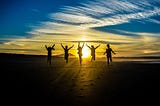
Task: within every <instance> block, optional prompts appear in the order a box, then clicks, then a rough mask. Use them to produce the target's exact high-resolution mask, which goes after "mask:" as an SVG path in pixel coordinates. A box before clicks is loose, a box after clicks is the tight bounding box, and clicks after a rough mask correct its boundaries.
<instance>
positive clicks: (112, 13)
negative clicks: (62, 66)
mask: <svg viewBox="0 0 160 106" xmlns="http://www.w3.org/2000/svg"><path fill="white" fill-rule="evenodd" d="M78 41H85V43H87V44H88V45H92V44H93V45H95V46H97V45H99V44H101V46H100V47H99V48H98V49H97V50H96V52H97V54H98V56H102V55H103V53H104V52H105V48H106V44H107V43H110V44H111V47H112V49H113V50H114V51H115V52H116V53H117V54H116V56H160V0H1V3H0V53H20V54H37V55H43V54H46V50H45V48H44V45H48V46H49V45H52V44H56V46H55V49H56V50H55V51H54V52H53V54H54V55H56V54H62V53H63V49H62V47H61V46H60V44H61V43H63V44H64V45H68V46H71V45H72V44H74V47H73V49H72V50H71V51H70V52H71V53H72V54H74V55H77V42H78ZM85 49H86V50H87V49H88V48H87V47H86V46H85Z"/></svg>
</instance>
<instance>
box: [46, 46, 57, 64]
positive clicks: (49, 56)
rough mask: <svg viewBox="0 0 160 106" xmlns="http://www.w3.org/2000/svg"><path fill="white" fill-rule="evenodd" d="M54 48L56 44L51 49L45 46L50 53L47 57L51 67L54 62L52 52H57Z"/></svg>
mask: <svg viewBox="0 0 160 106" xmlns="http://www.w3.org/2000/svg"><path fill="white" fill-rule="evenodd" d="M54 46H55V44H54V45H53V46H49V47H47V45H45V48H46V50H47V51H48V55H47V62H48V63H49V64H50V65H51V60H52V58H51V57H52V50H55V49H54Z"/></svg>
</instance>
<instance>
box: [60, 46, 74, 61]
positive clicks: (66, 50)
mask: <svg viewBox="0 0 160 106" xmlns="http://www.w3.org/2000/svg"><path fill="white" fill-rule="evenodd" d="M61 46H62V48H63V49H64V59H65V60H66V63H68V57H69V53H68V51H69V50H70V49H71V48H72V47H73V46H74V45H72V46H71V47H70V48H68V46H65V47H64V46H63V45H62V44H61Z"/></svg>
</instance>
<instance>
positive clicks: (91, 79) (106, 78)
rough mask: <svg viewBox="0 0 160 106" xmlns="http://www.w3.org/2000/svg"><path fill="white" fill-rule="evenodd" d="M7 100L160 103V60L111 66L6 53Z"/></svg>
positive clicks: (84, 105)
mask: <svg viewBox="0 0 160 106" xmlns="http://www.w3.org/2000/svg"><path fill="white" fill-rule="evenodd" d="M0 57H1V59H0V63H1V75H2V79H3V80H2V84H1V85H2V86H1V88H2V90H1V91H2V95H1V96H2V98H3V99H2V101H7V102H5V103H12V104H20V103H21V102H23V103H33V102H34V103H37V104H42V103H46V104H48V103H50V105H56V106H59V105H65V106H66V105H67V106H104V105H105V106H106V105H117V104H118V105H122V104H123V105H124V104H127V105H130V104H134V105H139V104H142V105H144V104H145V105H146V104H152V105H153V104H159V88H160V87H159V81H160V71H159V70H160V63H156V64H154V63H147V62H144V61H143V62H137V61H123V59H122V60H121V61H119V59H113V60H114V62H113V63H112V64H110V65H107V63H106V61H104V60H102V59H99V58H97V60H96V61H94V62H90V61H89V60H87V59H85V60H83V63H82V65H81V66H80V64H79V61H78V59H77V58H70V59H69V62H68V63H67V64H66V63H65V61H64V60H63V58H58V57H53V61H52V64H51V65H48V64H47V63H46V57H45V56H23V55H22V56H21V55H20V56H16V55H0Z"/></svg>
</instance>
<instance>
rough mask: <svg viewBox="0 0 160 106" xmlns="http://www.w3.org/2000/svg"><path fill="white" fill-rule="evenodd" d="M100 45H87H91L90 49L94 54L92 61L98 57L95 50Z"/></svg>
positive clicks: (92, 54)
mask: <svg viewBox="0 0 160 106" xmlns="http://www.w3.org/2000/svg"><path fill="white" fill-rule="evenodd" d="M86 45H87V44H86ZM99 46H100V45H98V46H96V47H94V46H93V45H91V47H90V46H88V45H87V47H89V48H90V50H91V56H92V58H91V61H92V60H95V59H96V55H95V51H96V49H97V48H98V47H99Z"/></svg>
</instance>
